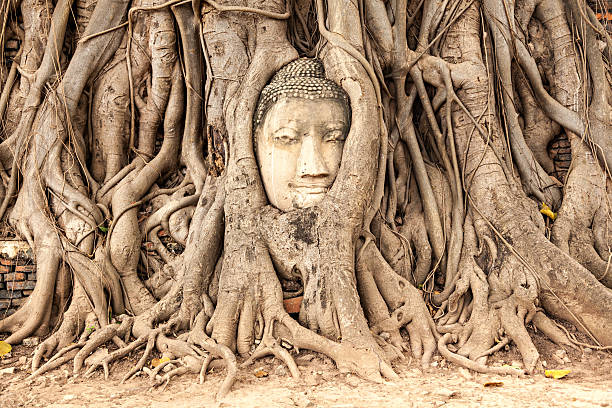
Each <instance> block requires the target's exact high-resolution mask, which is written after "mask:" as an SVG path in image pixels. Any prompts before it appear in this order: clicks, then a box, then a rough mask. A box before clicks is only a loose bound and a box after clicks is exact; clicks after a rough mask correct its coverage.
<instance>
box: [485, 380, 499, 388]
mask: <svg viewBox="0 0 612 408" xmlns="http://www.w3.org/2000/svg"><path fill="white" fill-rule="evenodd" d="M483 385H484V386H485V387H501V386H502V385H504V383H503V382H501V381H490V382H486V383H484V384H483Z"/></svg>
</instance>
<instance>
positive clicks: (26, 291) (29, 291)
mask: <svg viewBox="0 0 612 408" xmlns="http://www.w3.org/2000/svg"><path fill="white" fill-rule="evenodd" d="M32 292H34V290H32V289H28V290H22V291H21V293H23V296H30V295H31V294H32Z"/></svg>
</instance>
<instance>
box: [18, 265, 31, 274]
mask: <svg viewBox="0 0 612 408" xmlns="http://www.w3.org/2000/svg"><path fill="white" fill-rule="evenodd" d="M35 270H36V265H16V266H15V271H16V272H34V271H35Z"/></svg>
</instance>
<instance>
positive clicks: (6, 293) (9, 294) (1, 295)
mask: <svg viewBox="0 0 612 408" xmlns="http://www.w3.org/2000/svg"><path fill="white" fill-rule="evenodd" d="M21 296H22V295H21V292H20V291H16V292H15V291H11V290H8V289H2V290H0V299H11V298H13V299H15V298H20V297H21Z"/></svg>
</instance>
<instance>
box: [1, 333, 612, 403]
mask: <svg viewBox="0 0 612 408" xmlns="http://www.w3.org/2000/svg"><path fill="white" fill-rule="evenodd" d="M535 342H536V347H538V350H540V353H541V355H542V360H543V361H545V362H546V368H549V369H569V370H571V373H570V374H569V375H567V376H566V377H564V378H562V379H559V380H554V379H550V378H545V376H544V374H543V372H542V371H540V372H538V373H536V374H534V375H531V376H525V377H523V378H514V377H503V376H495V375H484V374H477V373H473V372H469V371H468V370H465V369H463V368H459V367H456V366H454V365H452V364H448V363H447V362H446V361H445V360H444V359H442V358H441V357H440V356H437V357H436V358H435V361H433V362H432V366H431V367H430V368H429V369H428V370H427V371H426V372H423V371H422V370H421V369H420V368H419V365H418V364H416V363H415V361H411V359H410V358H407V359H406V360H403V361H400V362H399V363H397V364H395V367H394V368H395V370H396V372H398V373H399V376H400V379H399V380H397V381H392V382H391V381H390V382H385V383H383V384H374V383H371V382H368V381H364V380H361V379H360V378H358V377H356V376H354V375H350V374H341V373H339V372H338V371H337V370H336V368H335V366H334V364H333V363H332V362H331V360H329V359H327V358H325V357H321V356H319V355H316V354H312V353H301V354H300V356H299V357H298V358H297V363H298V366H299V368H300V372H301V374H302V376H301V378H299V379H293V378H292V377H291V376H290V375H289V373H288V370H287V369H286V368H285V367H284V366H283V365H282V364H281V363H280V362H279V361H278V360H275V359H274V358H272V357H269V358H266V359H263V360H260V361H258V362H257V363H256V364H254V365H253V366H251V367H248V368H243V369H241V370H240V372H239V375H238V378H237V381H236V383H235V385H234V387H233V388H232V391H231V392H230V393H229V395H228V396H227V397H226V398H224V399H223V400H222V401H220V402H216V401H215V393H216V390H217V389H218V387H219V385H220V384H221V381H222V380H223V378H224V371H223V370H222V369H221V370H219V369H218V370H214V371H213V372H212V373H210V374H209V375H208V376H207V378H206V381H205V382H204V384H201V385H200V384H199V383H198V378H197V376H196V375H184V376H182V377H178V378H174V379H173V380H171V381H170V383H169V384H168V385H167V386H166V387H165V388H163V389H162V388H155V389H152V388H151V386H150V383H149V378H148V376H146V375H144V374H143V375H140V376H137V377H135V378H133V379H131V380H129V381H127V382H126V383H124V384H121V383H120V381H121V378H122V376H123V375H124V374H125V373H126V372H127V370H129V368H130V367H131V365H132V364H134V363H135V362H136V361H137V360H138V358H139V355H140V353H134V354H133V355H131V356H130V359H128V360H124V361H121V362H118V363H117V364H115V365H113V366H111V375H110V378H109V380H108V381H105V380H104V376H103V374H102V372H101V371H100V372H98V373H96V374H95V375H94V376H93V377H92V378H89V379H85V378H82V377H76V378H73V377H72V376H71V375H70V372H69V370H70V371H71V369H72V367H71V365H64V366H62V367H60V368H59V369H56V370H54V371H51V372H50V373H47V374H46V375H43V376H42V377H41V378H40V379H37V380H35V381H34V382H33V383H32V384H27V383H26V382H25V381H24V379H25V378H26V377H27V376H28V374H29V371H30V369H29V363H30V361H31V355H32V351H33V348H31V347H30V348H28V347H25V346H17V347H15V348H14V349H13V352H12V355H11V357H10V358H5V359H3V360H2V361H0V370H2V369H5V368H10V367H16V370H15V373H14V374H0V407H1V408H13V407H56V408H60V407H62V408H75V407H88V408H97V407H104V408H110V407H133V408H137V407H138V408H140V407H177V408H181V407H214V406H218V407H294V406H295V407H312V408H315V407H336V408H341V407H441V406H444V407H475V406H479V407H564V408H565V407H612V354H610V353H607V352H601V351H592V350H590V349H589V350H587V349H581V350H567V352H566V351H564V350H562V349H561V348H559V347H558V346H555V345H554V344H552V343H550V342H549V341H548V340H545V339H543V338H541V337H540V336H538V335H536V336H535ZM519 360H520V359H519V355H518V353H517V351H516V348H515V347H509V349H508V350H504V351H501V352H499V353H497V354H496V355H495V356H494V357H493V358H492V359H491V360H490V362H489V364H492V365H502V364H517V362H518V361H519ZM24 362H25V364H23V363H24ZM256 371H265V372H266V373H268V376H267V377H261V378H260V377H257V376H256V375H255V372H256ZM490 383H498V384H495V386H492V384H490Z"/></svg>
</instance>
